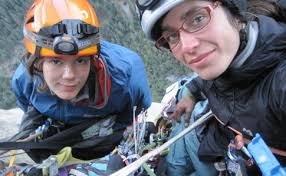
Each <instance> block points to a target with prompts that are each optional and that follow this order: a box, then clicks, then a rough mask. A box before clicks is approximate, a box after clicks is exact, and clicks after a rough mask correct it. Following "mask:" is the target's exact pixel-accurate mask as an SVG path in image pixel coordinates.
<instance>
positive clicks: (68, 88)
mask: <svg viewBox="0 0 286 176" xmlns="http://www.w3.org/2000/svg"><path fill="white" fill-rule="evenodd" d="M62 87H63V90H64V91H67V92H72V91H74V90H75V89H76V85H62Z"/></svg>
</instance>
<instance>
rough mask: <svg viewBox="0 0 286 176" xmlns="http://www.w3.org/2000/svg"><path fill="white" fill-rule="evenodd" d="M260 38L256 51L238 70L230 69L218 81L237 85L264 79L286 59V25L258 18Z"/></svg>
mask: <svg viewBox="0 0 286 176" xmlns="http://www.w3.org/2000/svg"><path fill="white" fill-rule="evenodd" d="M257 23H258V29H259V31H258V38H257V41H256V45H255V48H254V51H253V52H252V53H251V54H250V56H249V57H248V58H247V59H246V61H245V62H244V63H243V64H242V65H241V66H240V67H238V68H233V67H231V68H229V69H228V70H226V72H225V73H223V74H222V75H221V76H220V77H219V78H218V79H217V80H216V81H218V82H221V81H222V82H223V83H224V84H225V83H230V84H231V85H235V86H237V84H241V82H243V83H247V82H252V81H253V80H256V79H258V78H259V77H263V75H265V74H266V73H268V72H269V71H271V70H272V69H273V68H274V67H276V66H277V64H279V63H280V62H281V61H282V60H284V59H286V24H285V23H279V22H276V21H275V20H274V19H272V18H269V17H266V16H258V18H257Z"/></svg>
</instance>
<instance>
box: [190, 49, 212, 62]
mask: <svg viewBox="0 0 286 176" xmlns="http://www.w3.org/2000/svg"><path fill="white" fill-rule="evenodd" d="M214 51H215V50H211V51H209V52H206V53H203V54H201V55H199V56H197V57H195V58H194V59H192V60H191V61H190V62H189V63H188V64H190V65H191V64H196V63H199V62H201V61H203V60H204V59H205V58H207V57H208V56H209V55H210V54H211V53H213V52H214Z"/></svg>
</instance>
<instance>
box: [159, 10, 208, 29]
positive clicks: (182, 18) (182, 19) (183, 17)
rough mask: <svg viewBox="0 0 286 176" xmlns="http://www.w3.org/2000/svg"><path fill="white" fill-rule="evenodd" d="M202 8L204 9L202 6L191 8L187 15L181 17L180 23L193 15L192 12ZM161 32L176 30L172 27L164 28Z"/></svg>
mask: <svg viewBox="0 0 286 176" xmlns="http://www.w3.org/2000/svg"><path fill="white" fill-rule="evenodd" d="M200 8H203V7H201V6H196V7H192V8H190V9H189V10H188V11H186V12H185V13H183V14H182V15H181V16H180V21H184V20H185V19H186V17H187V16H188V15H189V14H190V13H192V12H194V11H196V10H198V9H200ZM161 31H162V32H172V31H174V29H173V28H172V27H170V26H162V28H161Z"/></svg>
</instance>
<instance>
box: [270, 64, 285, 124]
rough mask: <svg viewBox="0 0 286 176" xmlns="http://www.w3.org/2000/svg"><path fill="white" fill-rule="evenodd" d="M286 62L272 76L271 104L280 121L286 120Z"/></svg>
mask: <svg viewBox="0 0 286 176" xmlns="http://www.w3.org/2000/svg"><path fill="white" fill-rule="evenodd" d="M285 77H286V64H284V66H283V67H282V68H279V69H278V71H276V72H275V73H274V75H273V76H272V79H273V80H272V81H271V82H272V84H271V88H270V89H271V90H270V94H269V104H270V107H271V111H272V112H273V114H275V116H276V118H277V120H278V121H279V122H281V123H282V122H283V123H285V122H286V119H285V117H286V108H285V107H286V82H285Z"/></svg>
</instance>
